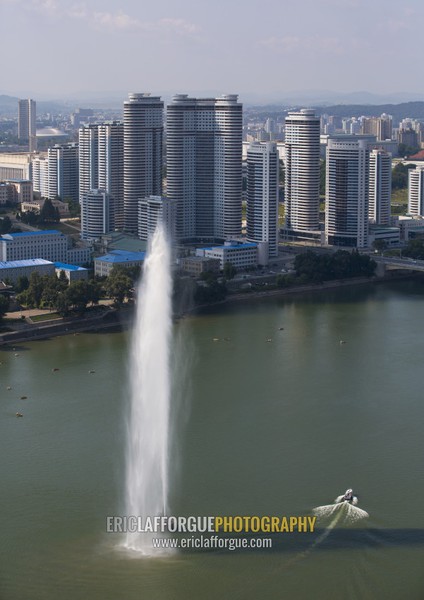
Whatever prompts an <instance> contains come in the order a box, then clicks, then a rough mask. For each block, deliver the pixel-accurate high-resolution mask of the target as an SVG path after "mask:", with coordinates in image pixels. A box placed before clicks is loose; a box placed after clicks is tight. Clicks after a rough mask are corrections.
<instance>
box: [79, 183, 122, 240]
mask: <svg viewBox="0 0 424 600" xmlns="http://www.w3.org/2000/svg"><path fill="white" fill-rule="evenodd" d="M114 228H115V221H114V206H113V199H112V198H111V196H110V195H109V194H108V193H107V192H105V191H104V190H89V191H87V192H85V193H84V194H83V195H82V197H81V239H83V240H98V239H100V238H101V236H102V235H105V234H107V233H110V232H111V231H113V230H114Z"/></svg>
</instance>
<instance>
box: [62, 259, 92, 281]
mask: <svg viewBox="0 0 424 600" xmlns="http://www.w3.org/2000/svg"><path fill="white" fill-rule="evenodd" d="M54 268H55V270H56V275H57V276H58V277H59V276H60V274H61V272H62V271H63V272H64V273H65V276H66V279H67V280H68V281H69V283H72V282H73V281H77V280H79V279H85V280H87V279H88V269H85V268H84V267H79V266H77V265H68V264H66V263H62V262H55V263H54Z"/></svg>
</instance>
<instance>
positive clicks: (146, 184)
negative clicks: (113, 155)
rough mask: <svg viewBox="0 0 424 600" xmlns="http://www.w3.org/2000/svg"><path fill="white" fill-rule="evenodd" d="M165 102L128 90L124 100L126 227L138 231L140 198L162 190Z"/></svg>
mask: <svg viewBox="0 0 424 600" xmlns="http://www.w3.org/2000/svg"><path fill="white" fill-rule="evenodd" d="M162 144H163V102H162V100H161V99H160V98H159V97H157V96H150V94H129V99H128V100H127V101H126V102H124V227H125V230H126V231H127V232H128V233H137V227H138V214H137V213H138V201H139V200H140V199H141V198H147V197H148V196H150V195H156V196H160V195H161V194H162Z"/></svg>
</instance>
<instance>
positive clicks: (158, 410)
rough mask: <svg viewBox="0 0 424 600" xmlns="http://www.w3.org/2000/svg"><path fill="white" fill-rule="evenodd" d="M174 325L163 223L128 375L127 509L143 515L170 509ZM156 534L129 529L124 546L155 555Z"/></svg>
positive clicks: (148, 268) (141, 298) (146, 276)
mask: <svg viewBox="0 0 424 600" xmlns="http://www.w3.org/2000/svg"><path fill="white" fill-rule="evenodd" d="M171 326H172V309H171V274H170V250H169V245H168V242H167V240H166V236H165V233H164V231H163V228H162V227H160V226H158V228H157V229H156V231H155V234H154V236H153V239H152V242H151V247H150V250H149V253H148V256H147V258H146V259H145V262H144V269H143V277H142V280H141V282H140V283H139V286H138V290H137V311H136V321H135V326H134V331H133V337H132V348H131V360H130V376H129V377H130V394H131V397H130V406H129V411H128V423H127V440H128V443H127V454H126V486H125V490H126V498H125V501H126V507H125V508H126V510H125V514H126V515H127V516H135V517H143V520H144V519H145V518H146V517H147V516H149V517H154V516H159V515H164V514H166V513H167V509H168V506H167V503H168V459H169V455H168V454H169V433H170V432H169V429H170V426H169V421H170V416H169V415H170V365H169V363H170V342H171ZM152 537H158V535H157V534H156V533H155V534H152V535H150V534H149V533H143V532H135V533H127V534H126V539H125V542H124V546H125V547H126V548H128V549H131V550H135V551H138V552H141V553H143V554H153V553H154V549H153V548H152V541H151V538H152Z"/></svg>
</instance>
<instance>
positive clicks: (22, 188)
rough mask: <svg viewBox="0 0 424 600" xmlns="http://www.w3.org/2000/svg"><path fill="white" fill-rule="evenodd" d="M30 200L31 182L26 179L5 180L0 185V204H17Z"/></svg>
mask: <svg viewBox="0 0 424 600" xmlns="http://www.w3.org/2000/svg"><path fill="white" fill-rule="evenodd" d="M31 200H32V182H31V181H29V180H27V179H6V180H5V181H2V182H1V183H0V204H19V203H21V202H28V201H31Z"/></svg>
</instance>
